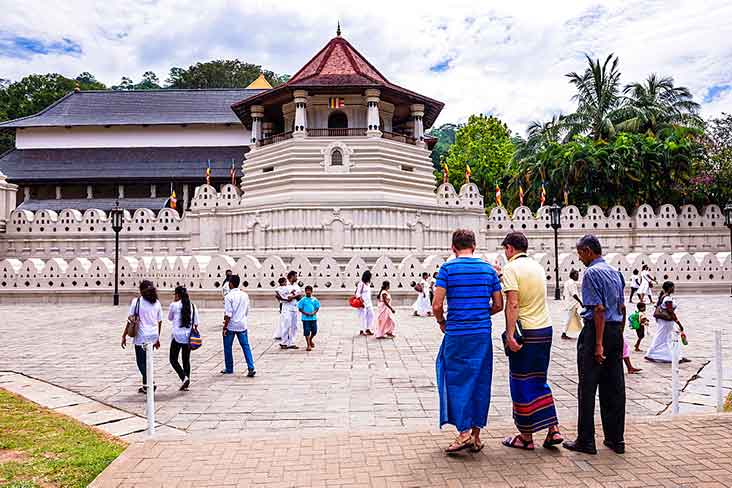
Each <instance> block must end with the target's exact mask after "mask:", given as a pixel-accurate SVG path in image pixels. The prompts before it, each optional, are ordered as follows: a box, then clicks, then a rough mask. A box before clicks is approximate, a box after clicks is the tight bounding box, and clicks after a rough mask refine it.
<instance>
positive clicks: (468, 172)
mask: <svg viewBox="0 0 732 488" xmlns="http://www.w3.org/2000/svg"><path fill="white" fill-rule="evenodd" d="M472 174H473V172H472V171H470V165H469V164H466V165H465V181H466V182H467V183H469V182H470V176H471V175H472Z"/></svg>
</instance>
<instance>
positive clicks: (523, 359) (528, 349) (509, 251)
mask: <svg viewBox="0 0 732 488" xmlns="http://www.w3.org/2000/svg"><path fill="white" fill-rule="evenodd" d="M501 245H502V246H503V249H504V252H505V253H506V258H507V259H508V263H507V264H506V265H505V266H504V267H503V274H502V279H501V281H502V288H503V291H504V292H505V293H506V308H505V313H506V346H507V347H508V364H509V373H510V377H509V384H510V387H511V399H512V400H513V419H514V422H515V424H516V427H517V428H518V430H519V434H518V435H516V436H513V437H507V438H506V439H504V440H503V445H504V446H506V447H513V448H519V449H526V450H533V449H534V440H533V434H534V432H538V431H540V430H543V429H547V428H548V429H549V432H548V433H547V436H546V439H545V440H544V444H543V445H544V447H545V448H551V447H552V446H555V445H557V444H561V443H562V441H563V439H562V434H561V433H560V432H559V420H558V419H557V411H556V408H555V407H554V398H553V397H552V391H551V389H550V388H549V385H548V383H547V369H548V368H549V356H550V353H551V347H552V323H551V318H550V317H549V309H548V308H547V305H546V276H545V272H544V269H543V268H542V267H541V265H540V264H539V263H537V262H536V261H534V260H533V259H531V258H530V257H528V256H527V254H526V251H527V250H528V248H529V242H528V240H527V239H526V236H524V235H523V234H522V233H521V232H511V233H510V234H508V235H507V236H506V237H505V238H504V239H503V242H502V243H501Z"/></svg>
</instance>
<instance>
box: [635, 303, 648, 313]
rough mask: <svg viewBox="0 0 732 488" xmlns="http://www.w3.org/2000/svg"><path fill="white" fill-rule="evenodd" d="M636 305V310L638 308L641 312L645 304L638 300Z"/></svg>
mask: <svg viewBox="0 0 732 488" xmlns="http://www.w3.org/2000/svg"><path fill="white" fill-rule="evenodd" d="M636 307H638V310H640V311H641V312H643V311H645V309H646V304H645V303H643V302H638V305H636Z"/></svg>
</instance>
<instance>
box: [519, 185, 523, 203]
mask: <svg viewBox="0 0 732 488" xmlns="http://www.w3.org/2000/svg"><path fill="white" fill-rule="evenodd" d="M519 205H521V206H522V207H523V206H524V187H523V186H521V185H519Z"/></svg>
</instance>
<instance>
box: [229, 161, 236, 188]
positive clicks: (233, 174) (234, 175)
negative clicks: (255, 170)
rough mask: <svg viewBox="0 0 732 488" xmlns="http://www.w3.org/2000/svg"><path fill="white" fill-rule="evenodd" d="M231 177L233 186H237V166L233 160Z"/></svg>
mask: <svg viewBox="0 0 732 488" xmlns="http://www.w3.org/2000/svg"><path fill="white" fill-rule="evenodd" d="M229 177H230V178H231V184H232V185H234V186H236V166H235V165H234V160H233V159H232V160H231V169H230V170H229Z"/></svg>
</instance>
